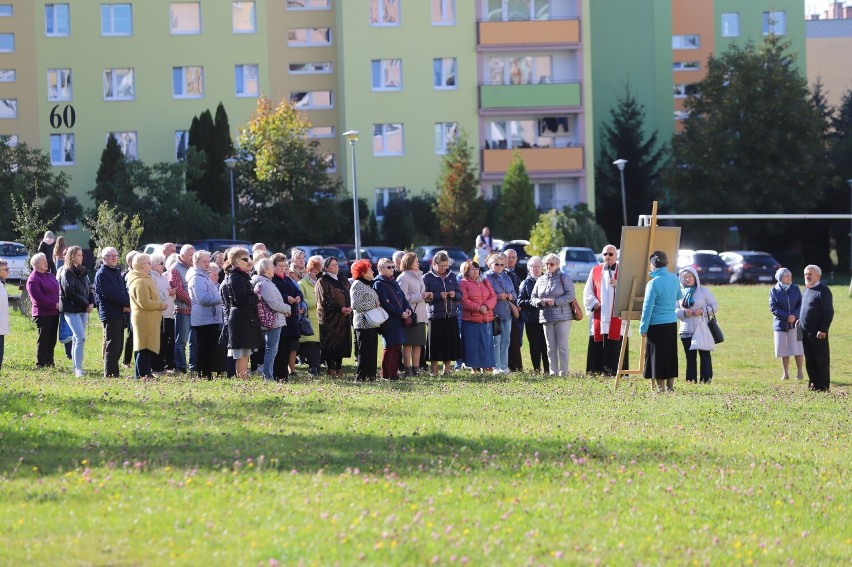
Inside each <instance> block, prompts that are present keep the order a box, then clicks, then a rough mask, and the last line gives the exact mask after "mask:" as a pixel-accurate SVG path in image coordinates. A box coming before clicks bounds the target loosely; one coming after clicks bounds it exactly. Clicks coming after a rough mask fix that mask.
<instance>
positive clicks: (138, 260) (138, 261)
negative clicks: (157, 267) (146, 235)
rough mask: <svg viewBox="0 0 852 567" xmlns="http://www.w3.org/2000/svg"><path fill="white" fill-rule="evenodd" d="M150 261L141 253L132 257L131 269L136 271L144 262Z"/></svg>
mask: <svg viewBox="0 0 852 567" xmlns="http://www.w3.org/2000/svg"><path fill="white" fill-rule="evenodd" d="M150 261H151V257H150V256H148V255H147V254H142V253H140V254H137V255H135V256H134V257H133V269H134V270H138V269H139V266H141V265H142V264H144V263H145V262H150Z"/></svg>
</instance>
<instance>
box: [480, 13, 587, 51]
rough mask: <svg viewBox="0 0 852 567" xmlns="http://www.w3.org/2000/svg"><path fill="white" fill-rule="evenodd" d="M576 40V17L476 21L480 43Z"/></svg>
mask: <svg viewBox="0 0 852 567" xmlns="http://www.w3.org/2000/svg"><path fill="white" fill-rule="evenodd" d="M579 43H580V20H577V19H572V20H537V21H509V22H479V46H480V47H521V46H532V45H568V44H579Z"/></svg>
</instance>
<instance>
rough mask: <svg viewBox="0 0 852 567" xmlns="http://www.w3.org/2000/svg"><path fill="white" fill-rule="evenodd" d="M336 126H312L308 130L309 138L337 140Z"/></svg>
mask: <svg viewBox="0 0 852 567" xmlns="http://www.w3.org/2000/svg"><path fill="white" fill-rule="evenodd" d="M336 130H337V129H336V128H335V127H334V126H312V127H311V128H309V129H308V138H314V139H319V138H336V137H337V136H336V134H335V132H336Z"/></svg>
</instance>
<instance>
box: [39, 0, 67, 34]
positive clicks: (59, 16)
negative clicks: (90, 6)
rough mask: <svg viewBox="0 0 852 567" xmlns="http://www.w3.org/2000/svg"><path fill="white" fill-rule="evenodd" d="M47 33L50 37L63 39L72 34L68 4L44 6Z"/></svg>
mask: <svg viewBox="0 0 852 567" xmlns="http://www.w3.org/2000/svg"><path fill="white" fill-rule="evenodd" d="M44 27H45V33H46V34H47V35H48V36H50V37H57V36H59V37H61V36H67V35H70V34H71V23H70V18H69V9H68V4H45V5H44Z"/></svg>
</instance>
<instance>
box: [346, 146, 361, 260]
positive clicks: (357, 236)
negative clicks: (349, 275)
mask: <svg viewBox="0 0 852 567" xmlns="http://www.w3.org/2000/svg"><path fill="white" fill-rule="evenodd" d="M359 135H360V132H358V130H349V131H348V132H344V133H343V137H344V138H346V139H347V140H348V141H349V149H350V150H351V156H352V209H353V216H354V218H355V259H356V260H358V259H360V258H361V220H360V218H359V214H358V176H357V174H356V172H355V142H357V141H358V136H359Z"/></svg>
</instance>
